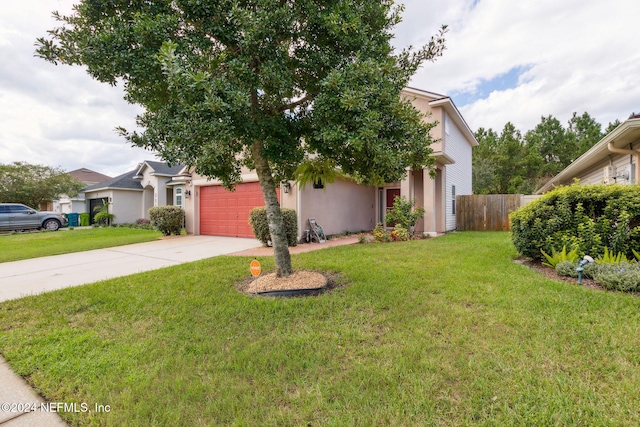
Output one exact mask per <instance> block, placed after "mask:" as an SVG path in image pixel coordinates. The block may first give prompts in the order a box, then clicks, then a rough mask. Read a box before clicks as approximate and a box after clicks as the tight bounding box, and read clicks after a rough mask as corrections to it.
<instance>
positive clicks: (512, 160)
mask: <svg viewBox="0 0 640 427" xmlns="http://www.w3.org/2000/svg"><path fill="white" fill-rule="evenodd" d="M619 124H620V122H617V123H609V126H608V127H607V129H606V130H605V131H603V130H602V125H600V123H598V122H596V121H595V119H594V118H593V117H591V116H590V115H589V114H588V113H587V112H585V113H583V114H582V115H578V114H577V113H573V116H572V117H571V118H570V119H569V121H568V122H567V126H566V127H563V126H562V123H561V122H560V121H559V120H558V119H556V118H555V117H553V116H551V115H549V116H547V117H544V116H543V117H541V118H540V123H539V124H538V125H536V127H535V128H533V129H531V130H529V131H527V132H526V133H525V134H524V135H523V134H522V133H521V132H520V131H519V130H517V129H516V128H515V126H514V125H513V124H512V123H507V124H506V125H505V126H504V128H503V130H502V132H501V133H500V134H498V133H497V132H496V131H494V130H493V129H484V128H480V129H478V131H476V133H475V136H476V139H477V140H478V142H479V145H478V146H477V147H475V148H474V151H473V192H474V193H475V194H489V193H494V194H510V193H511V194H513V193H524V194H531V193H533V192H534V191H535V190H536V189H538V188H539V187H541V186H542V185H543V184H544V183H545V182H546V181H547V180H549V179H550V178H551V177H553V176H554V175H556V174H557V173H559V172H560V171H562V170H563V169H564V168H566V167H567V166H568V165H569V164H570V163H571V162H573V161H574V160H575V159H577V158H578V157H580V156H581V155H582V154H583V153H585V152H586V151H587V150H589V149H590V148H591V147H592V146H593V145H594V144H596V143H597V142H598V141H600V140H601V139H602V138H604V137H605V136H606V135H607V134H608V133H609V132H611V131H612V130H613V129H615V128H616V127H617V125H619Z"/></svg>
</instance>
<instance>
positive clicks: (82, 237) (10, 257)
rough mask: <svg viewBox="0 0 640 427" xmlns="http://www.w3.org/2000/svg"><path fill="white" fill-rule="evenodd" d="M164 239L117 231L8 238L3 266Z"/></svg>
mask: <svg viewBox="0 0 640 427" xmlns="http://www.w3.org/2000/svg"><path fill="white" fill-rule="evenodd" d="M161 237H162V233H160V232H159V231H155V230H139V229H132V228H116V227H109V228H84V229H73V230H59V231H56V232H46V231H45V232H35V233H18V234H6V235H2V236H0V262H8V261H18V260H21V259H29V258H38V257H43V256H49V255H59V254H68V253H72V252H83V251H88V250H91V249H102V248H110V247H113V246H122V245H129V244H131V243H141V242H148V241H150V240H157V239H159V238H161Z"/></svg>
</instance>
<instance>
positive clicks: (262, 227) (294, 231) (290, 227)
mask: <svg viewBox="0 0 640 427" xmlns="http://www.w3.org/2000/svg"><path fill="white" fill-rule="evenodd" d="M280 212H281V213H282V221H283V222H284V230H285V233H286V235H287V244H288V245H289V246H296V245H297V244H298V240H297V239H298V215H297V214H296V211H295V210H294V209H287V208H280ZM249 225H251V228H252V229H253V235H254V236H256V239H258V240H260V241H261V242H262V244H263V245H265V246H269V243H270V242H271V234H270V232H269V221H268V220H267V209H266V208H265V207H264V206H261V207H257V208H253V209H251V212H250V213H249Z"/></svg>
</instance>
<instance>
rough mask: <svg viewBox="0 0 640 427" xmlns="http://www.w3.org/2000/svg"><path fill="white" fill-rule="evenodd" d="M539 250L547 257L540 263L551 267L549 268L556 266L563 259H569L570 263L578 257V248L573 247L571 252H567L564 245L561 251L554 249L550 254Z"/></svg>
mask: <svg viewBox="0 0 640 427" xmlns="http://www.w3.org/2000/svg"><path fill="white" fill-rule="evenodd" d="M540 252H542V255H543V256H544V257H545V258H546V259H547V262H543V263H542V265H544V266H547V267H551V268H556V266H557V265H558V263H560V262H563V261H570V262H572V263H575V262H576V261H577V260H578V258H579V256H578V249H574V250H572V251H571V252H569V253H567V247H566V246H563V247H562V251H560V252H556V250H555V249H554V250H553V251H552V252H551V255H549V254H548V253H546V252H545V251H543V250H542V249H541V250H540Z"/></svg>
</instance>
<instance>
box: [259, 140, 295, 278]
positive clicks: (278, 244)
mask: <svg viewBox="0 0 640 427" xmlns="http://www.w3.org/2000/svg"><path fill="white" fill-rule="evenodd" d="M251 153H252V154H253V162H254V166H255V168H256V172H257V174H258V180H259V181H260V188H261V189H262V195H263V196H264V203H265V206H266V210H267V221H269V233H270V234H271V242H272V243H273V253H274V257H275V262H276V277H286V276H288V275H290V274H291V273H293V268H292V267H291V255H290V254H289V244H288V242H287V233H286V230H285V228H284V221H283V220H282V213H281V212H280V204H279V203H278V196H277V194H276V183H275V182H274V180H273V174H272V173H271V167H270V166H269V162H268V161H267V159H265V158H264V157H262V143H261V142H260V141H255V142H254V143H253V145H252V146H251Z"/></svg>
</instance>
